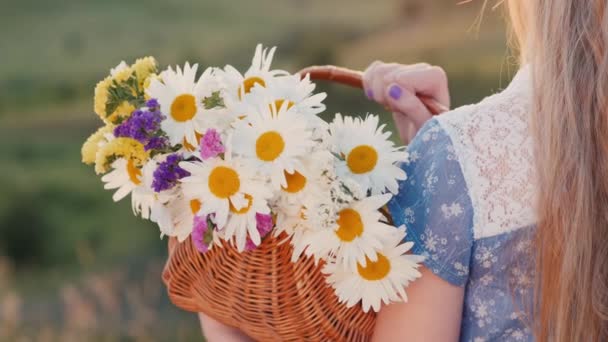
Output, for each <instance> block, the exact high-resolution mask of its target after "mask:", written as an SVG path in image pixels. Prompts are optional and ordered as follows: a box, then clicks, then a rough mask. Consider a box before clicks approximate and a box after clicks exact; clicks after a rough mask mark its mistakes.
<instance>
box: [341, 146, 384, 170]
mask: <svg viewBox="0 0 608 342" xmlns="http://www.w3.org/2000/svg"><path fill="white" fill-rule="evenodd" d="M377 162H378V152H377V151H376V150H375V149H374V148H373V147H371V146H369V145H359V146H357V147H355V148H353V149H352V151H350V153H349V154H348V156H347V157H346V165H348V168H349V169H350V171H351V172H352V173H356V174H361V173H367V172H370V171H371V170H373V169H374V167H376V163H377Z"/></svg>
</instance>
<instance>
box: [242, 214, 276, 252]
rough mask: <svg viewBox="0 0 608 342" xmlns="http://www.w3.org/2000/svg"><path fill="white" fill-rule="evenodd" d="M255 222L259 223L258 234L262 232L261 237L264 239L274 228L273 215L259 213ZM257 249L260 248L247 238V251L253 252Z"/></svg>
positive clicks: (257, 226)
mask: <svg viewBox="0 0 608 342" xmlns="http://www.w3.org/2000/svg"><path fill="white" fill-rule="evenodd" d="M255 220H256V221H257V225H256V228H257V229H258V232H260V236H261V237H262V239H263V238H264V237H265V236H266V235H268V233H270V231H271V230H272V228H274V222H273V221H272V215H269V214H260V213H257V214H255ZM257 247H258V246H256V245H255V243H253V241H251V239H250V238H247V243H246V244H245V250H246V251H252V250H254V249H256V248H257Z"/></svg>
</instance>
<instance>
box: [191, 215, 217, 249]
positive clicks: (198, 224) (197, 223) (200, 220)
mask: <svg viewBox="0 0 608 342" xmlns="http://www.w3.org/2000/svg"><path fill="white" fill-rule="evenodd" d="M211 230H212V229H209V225H208V224H207V215H204V216H198V215H197V216H194V224H193V226H192V243H193V244H194V247H196V249H197V250H198V251H199V252H201V253H205V252H207V251H208V250H209V244H210V243H209V242H208V241H207V240H208V239H207V237H208V235H209V234H212V232H211Z"/></svg>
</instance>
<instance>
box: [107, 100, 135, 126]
mask: <svg viewBox="0 0 608 342" xmlns="http://www.w3.org/2000/svg"><path fill="white" fill-rule="evenodd" d="M135 109H137V108H135V106H133V105H132V104H131V103H129V102H128V101H123V102H122V103H121V104H120V105H119V106H118V107H116V110H115V111H114V112H113V113H112V114H110V115H108V117H107V120H106V121H107V122H110V123H113V124H117V123H119V122H122V121H124V120H125V119H127V118H129V117H130V116H131V113H133V111H134V110H135Z"/></svg>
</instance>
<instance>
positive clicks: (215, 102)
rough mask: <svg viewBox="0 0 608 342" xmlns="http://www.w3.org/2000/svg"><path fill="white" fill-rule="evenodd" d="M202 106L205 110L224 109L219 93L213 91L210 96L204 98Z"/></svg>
mask: <svg viewBox="0 0 608 342" xmlns="http://www.w3.org/2000/svg"><path fill="white" fill-rule="evenodd" d="M203 104H204V105H205V109H213V108H216V107H225V104H224V99H223V98H222V97H221V96H220V92H219V91H214V92H213V93H212V94H211V96H208V97H205V98H204V99H203Z"/></svg>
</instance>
